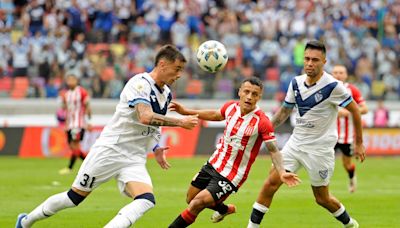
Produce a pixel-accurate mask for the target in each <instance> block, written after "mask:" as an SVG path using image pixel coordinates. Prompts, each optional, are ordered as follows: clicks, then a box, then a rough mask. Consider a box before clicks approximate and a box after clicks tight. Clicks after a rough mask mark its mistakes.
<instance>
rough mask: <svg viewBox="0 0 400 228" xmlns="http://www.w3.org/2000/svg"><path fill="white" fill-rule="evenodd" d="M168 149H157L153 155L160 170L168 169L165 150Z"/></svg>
mask: <svg viewBox="0 0 400 228" xmlns="http://www.w3.org/2000/svg"><path fill="white" fill-rule="evenodd" d="M168 149H169V147H168V146H167V147H158V148H157V149H156V150H155V151H154V155H155V158H156V161H157V163H158V164H159V165H160V167H161V168H162V169H169V168H170V167H171V165H170V164H169V163H168V161H167V150H168Z"/></svg>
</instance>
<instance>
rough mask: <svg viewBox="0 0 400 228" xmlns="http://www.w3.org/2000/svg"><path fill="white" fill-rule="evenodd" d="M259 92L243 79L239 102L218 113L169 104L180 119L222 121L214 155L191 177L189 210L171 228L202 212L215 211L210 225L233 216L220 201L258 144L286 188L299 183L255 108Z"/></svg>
mask: <svg viewBox="0 0 400 228" xmlns="http://www.w3.org/2000/svg"><path fill="white" fill-rule="evenodd" d="M262 90H263V84H262V82H261V81H260V80H259V79H258V78H255V77H252V78H248V79H245V80H244V81H243V82H242V84H241V87H240V89H239V92H238V95H239V97H240V100H239V101H228V102H227V103H225V104H224V105H223V106H222V108H221V109H220V110H191V109H187V108H185V107H183V106H182V105H181V104H179V103H175V102H172V103H171V105H170V109H171V110H174V111H177V112H178V113H180V114H182V115H198V116H199V118H200V119H203V120H209V121H221V120H226V126H225V130H224V134H223V136H222V137H221V139H220V141H219V143H218V145H217V148H216V150H215V152H214V154H213V155H212V156H211V157H210V159H209V160H208V161H207V162H206V164H205V165H204V166H203V167H202V168H201V170H200V172H199V173H197V174H196V175H195V177H194V178H193V181H192V182H191V186H190V187H189V189H188V191H187V198H186V202H187V203H188V204H189V206H188V207H187V208H186V209H185V210H184V211H183V212H182V213H181V214H180V215H179V216H178V217H177V218H176V219H175V221H173V222H172V224H171V225H170V226H169V227H171V228H177V227H187V226H189V225H190V224H192V223H193V222H194V221H195V219H196V217H197V215H198V214H199V213H200V212H201V211H202V210H203V209H205V208H210V209H213V210H215V212H214V214H213V215H212V217H211V220H212V222H219V221H221V220H222V219H223V218H224V217H225V216H226V215H229V214H232V213H235V211H236V207H235V206H234V205H225V204H224V203H223V202H224V200H225V199H226V198H227V197H228V196H229V195H230V194H231V193H235V192H237V191H238V190H239V188H240V187H241V186H242V185H243V183H244V182H245V180H246V178H247V176H248V174H249V172H250V168H251V166H252V164H253V162H254V160H255V159H256V156H257V154H258V152H259V150H260V147H261V144H262V142H264V143H265V144H266V146H267V148H268V150H269V152H270V153H271V158H272V162H273V164H274V167H275V169H276V171H277V173H278V174H279V178H280V180H281V181H282V182H284V183H286V184H287V185H288V186H295V185H297V184H298V183H299V181H300V180H299V179H298V177H297V175H296V174H292V173H287V172H286V171H285V169H284V168H283V166H282V157H281V154H280V152H279V149H278V147H277V144H276V140H275V136H274V129H273V127H272V124H271V122H270V121H269V119H268V117H267V116H266V115H265V114H264V112H263V111H262V110H261V109H260V108H259V107H258V106H257V102H258V101H259V100H260V99H261V96H262Z"/></svg>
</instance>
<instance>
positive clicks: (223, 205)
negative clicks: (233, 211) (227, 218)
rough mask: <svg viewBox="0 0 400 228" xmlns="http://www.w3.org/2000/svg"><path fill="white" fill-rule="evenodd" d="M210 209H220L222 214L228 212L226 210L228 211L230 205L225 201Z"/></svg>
mask: <svg viewBox="0 0 400 228" xmlns="http://www.w3.org/2000/svg"><path fill="white" fill-rule="evenodd" d="M210 209H213V210H215V211H218V213H220V214H221V215H224V214H226V212H228V206H227V205H226V204H224V203H220V204H217V205H216V206H215V207H213V208H210Z"/></svg>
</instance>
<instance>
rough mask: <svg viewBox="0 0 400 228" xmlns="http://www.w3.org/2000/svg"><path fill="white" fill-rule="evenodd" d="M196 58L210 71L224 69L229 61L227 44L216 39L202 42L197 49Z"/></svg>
mask: <svg viewBox="0 0 400 228" xmlns="http://www.w3.org/2000/svg"><path fill="white" fill-rule="evenodd" d="M196 58H197V63H198V64H199V66H200V68H201V69H202V70H204V71H207V72H209V73H215V72H217V71H219V70H222V69H223V68H224V67H225V65H226V63H227V62H228V54H227V53H226V48H225V46H224V45H223V44H222V43H220V42H218V41H216V40H208V41H206V42H204V43H202V44H201V45H200V46H199V49H198V50H197V54H196Z"/></svg>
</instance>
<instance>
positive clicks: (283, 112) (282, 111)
mask: <svg viewBox="0 0 400 228" xmlns="http://www.w3.org/2000/svg"><path fill="white" fill-rule="evenodd" d="M292 110H293V108H288V107H285V106H281V107H280V108H279V110H278V111H277V112H276V113H275V115H274V116H273V117H272V125H273V126H274V128H277V127H278V126H279V125H281V124H282V123H283V122H285V121H286V119H287V118H288V117H289V116H290V114H291V113H292Z"/></svg>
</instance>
